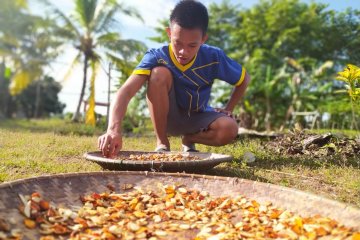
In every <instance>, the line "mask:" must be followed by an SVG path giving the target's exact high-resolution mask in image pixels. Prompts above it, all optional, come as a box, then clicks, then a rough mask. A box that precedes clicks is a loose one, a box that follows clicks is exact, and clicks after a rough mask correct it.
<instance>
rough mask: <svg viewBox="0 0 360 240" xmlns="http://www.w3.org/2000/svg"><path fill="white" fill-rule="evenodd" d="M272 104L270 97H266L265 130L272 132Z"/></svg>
mask: <svg viewBox="0 0 360 240" xmlns="http://www.w3.org/2000/svg"><path fill="white" fill-rule="evenodd" d="M270 120H271V104H270V98H269V96H266V114H265V128H266V131H268V132H270V131H271V121H270Z"/></svg>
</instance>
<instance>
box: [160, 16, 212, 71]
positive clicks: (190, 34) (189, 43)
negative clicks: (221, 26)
mask: <svg viewBox="0 0 360 240" xmlns="http://www.w3.org/2000/svg"><path fill="white" fill-rule="evenodd" d="M166 32H167V34H168V36H169V39H170V44H171V46H172V49H173V52H174V55H175V57H176V60H177V61H178V62H179V63H180V64H181V65H186V64H188V63H189V62H191V60H192V59H193V58H194V57H195V55H196V53H197V52H198V51H199V48H200V46H201V44H203V43H204V42H205V41H206V40H207V35H206V34H205V35H203V32H202V30H201V29H186V28H182V27H180V25H178V24H177V23H171V25H170V27H169V28H167V29H166Z"/></svg>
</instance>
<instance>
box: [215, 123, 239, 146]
mask: <svg viewBox="0 0 360 240" xmlns="http://www.w3.org/2000/svg"><path fill="white" fill-rule="evenodd" d="M237 135H238V126H237V123H236V121H235V120H234V119H232V118H227V119H226V120H224V121H223V122H222V123H221V127H220V129H219V131H218V134H217V144H218V145H219V146H223V145H226V144H229V143H231V142H232V141H234V139H235V138H236V137H237Z"/></svg>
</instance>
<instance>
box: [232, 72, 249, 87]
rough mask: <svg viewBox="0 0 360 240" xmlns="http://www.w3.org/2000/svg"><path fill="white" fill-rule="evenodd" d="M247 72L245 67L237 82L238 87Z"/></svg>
mask: <svg viewBox="0 0 360 240" xmlns="http://www.w3.org/2000/svg"><path fill="white" fill-rule="evenodd" d="M245 74H246V69H245V68H244V67H243V68H242V71H241V77H240V79H239V81H238V82H237V83H236V84H235V86H236V87H238V86H240V85H241V84H242V82H243V81H244V79H245Z"/></svg>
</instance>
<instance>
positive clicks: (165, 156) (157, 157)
mask: <svg viewBox="0 0 360 240" xmlns="http://www.w3.org/2000/svg"><path fill="white" fill-rule="evenodd" d="M121 159H122V158H121ZM122 160H134V161H161V162H176V161H190V160H200V157H198V156H193V155H185V154H181V153H147V154H131V155H130V156H129V157H128V158H126V159H122Z"/></svg>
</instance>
